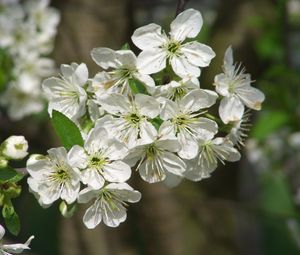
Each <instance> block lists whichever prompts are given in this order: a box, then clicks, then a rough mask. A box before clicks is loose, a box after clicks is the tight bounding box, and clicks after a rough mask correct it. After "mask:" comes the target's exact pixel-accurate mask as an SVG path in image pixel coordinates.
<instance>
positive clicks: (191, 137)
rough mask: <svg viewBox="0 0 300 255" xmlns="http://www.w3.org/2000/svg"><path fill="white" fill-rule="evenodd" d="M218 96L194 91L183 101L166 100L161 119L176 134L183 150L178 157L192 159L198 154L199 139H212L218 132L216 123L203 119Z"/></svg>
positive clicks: (206, 91) (204, 91) (205, 91)
mask: <svg viewBox="0 0 300 255" xmlns="http://www.w3.org/2000/svg"><path fill="white" fill-rule="evenodd" d="M216 99H217V94H216V93H215V92H213V91H210V90H202V89H198V90H193V91H191V92H189V93H188V94H186V95H185V96H184V97H183V98H182V99H181V100H178V101H177V102H173V101H170V100H166V102H165V105H164V107H163V109H162V112H161V114H160V117H161V119H163V120H165V121H167V120H169V121H167V122H165V125H166V126H169V127H170V128H171V129H173V132H175V133H176V136H177V138H178V142H179V143H180V145H181V149H180V150H179V151H178V155H179V156H180V157H182V158H185V159H192V158H194V157H196V155H197V153H198V147H199V146H198V139H199V138H201V139H211V138H213V137H214V135H215V134H216V133H217V132H218V125H217V123H216V122H215V121H213V120H210V119H208V118H205V117H201V111H200V110H202V109H205V108H208V107H210V106H212V105H213V104H214V103H215V101H216Z"/></svg>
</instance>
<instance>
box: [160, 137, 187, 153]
mask: <svg viewBox="0 0 300 255" xmlns="http://www.w3.org/2000/svg"><path fill="white" fill-rule="evenodd" d="M156 145H157V146H158V147H159V148H161V149H163V150H167V151H171V152H178V151H179V150H180V149H181V145H180V143H179V142H178V140H177V139H176V140H175V139H174V140H173V139H166V140H158V141H157V142H156Z"/></svg>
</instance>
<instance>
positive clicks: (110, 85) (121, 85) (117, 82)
mask: <svg viewBox="0 0 300 255" xmlns="http://www.w3.org/2000/svg"><path fill="white" fill-rule="evenodd" d="M91 55H92V58H93V60H94V61H95V62H96V63H97V64H98V65H99V66H101V67H102V68H103V69H109V68H110V69H112V70H111V71H109V72H100V73H98V74H97V75H96V76H95V78H94V81H93V87H94V88H95V90H96V91H99V92H98V93H99V94H102V93H103V92H106V91H107V90H108V91H113V92H119V93H121V94H128V92H129V91H130V88H129V80H132V79H135V80H138V81H140V82H141V83H142V84H143V85H145V86H146V87H147V88H148V89H151V88H152V87H154V86H155V84H154V81H153V79H152V78H151V77H150V76H149V75H147V74H143V73H141V72H140V70H139V69H138V67H137V59H136V56H135V55H134V53H133V52H132V51H130V50H118V51H114V50H112V49H109V48H95V49H93V50H92V52H91Z"/></svg>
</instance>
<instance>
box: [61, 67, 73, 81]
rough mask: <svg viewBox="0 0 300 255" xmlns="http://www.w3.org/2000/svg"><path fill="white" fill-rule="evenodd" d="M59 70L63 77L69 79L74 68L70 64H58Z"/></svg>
mask: <svg viewBox="0 0 300 255" xmlns="http://www.w3.org/2000/svg"><path fill="white" fill-rule="evenodd" d="M60 71H61V73H62V75H63V77H64V78H66V79H70V78H71V76H72V74H73V73H74V69H73V68H72V66H70V65H65V64H62V65H60Z"/></svg>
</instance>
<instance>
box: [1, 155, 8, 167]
mask: <svg viewBox="0 0 300 255" xmlns="http://www.w3.org/2000/svg"><path fill="white" fill-rule="evenodd" d="M7 164H8V161H7V159H5V158H3V157H0V168H4V167H7Z"/></svg>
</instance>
